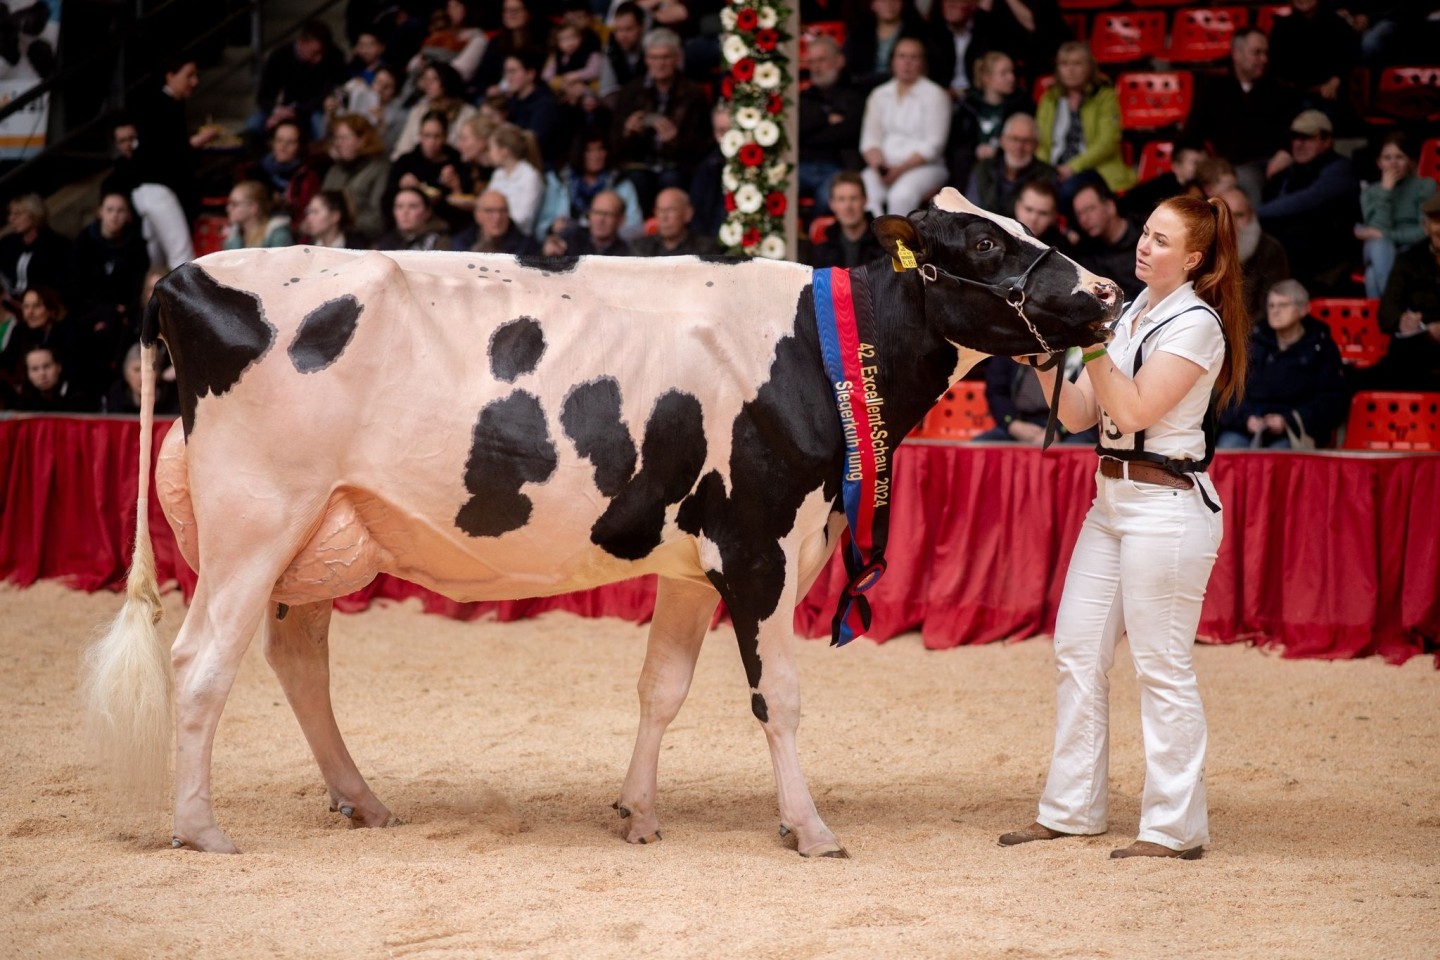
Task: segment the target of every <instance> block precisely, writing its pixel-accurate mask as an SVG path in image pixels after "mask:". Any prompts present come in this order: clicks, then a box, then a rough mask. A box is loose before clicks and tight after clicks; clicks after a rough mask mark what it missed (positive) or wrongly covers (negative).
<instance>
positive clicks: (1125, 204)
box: [1120, 140, 1233, 223]
mask: <svg viewBox="0 0 1440 960" xmlns="http://www.w3.org/2000/svg"><path fill="white" fill-rule="evenodd" d="M1209 155H1210V154H1209V152H1208V151H1206V149H1205V144H1203V143H1194V142H1192V141H1188V140H1180V141H1177V142H1176V143H1175V145H1174V147H1173V149H1172V150H1171V153H1170V169H1169V170H1166V171H1165V172H1164V173H1161V174H1159V175H1157V176H1154V177H1151V178H1150V179H1149V180H1142V181H1141V182H1139V183H1137V184H1135V186H1133V187H1131V188H1130V189H1129V190H1126V191H1125V195H1124V196H1123V197H1121V198H1120V212H1121V213H1122V214H1124V215H1125V216H1126V217H1129V218H1130V219H1131V220H1134V221H1135V222H1136V223H1144V222H1145V221H1146V220H1148V219H1150V214H1152V213H1154V212H1155V208H1156V207H1157V206H1159V205H1160V201H1162V200H1169V199H1170V198H1171V197H1178V196H1180V195H1181V194H1182V193H1188V194H1190V195H1191V196H1195V197H1199V198H1200V199H1202V200H1203V199H1205V190H1204V188H1203V187H1201V186H1200V164H1201V163H1203V162H1204V161H1205V159H1206V158H1207V157H1208V156H1209ZM1232 212H1233V209H1232Z"/></svg>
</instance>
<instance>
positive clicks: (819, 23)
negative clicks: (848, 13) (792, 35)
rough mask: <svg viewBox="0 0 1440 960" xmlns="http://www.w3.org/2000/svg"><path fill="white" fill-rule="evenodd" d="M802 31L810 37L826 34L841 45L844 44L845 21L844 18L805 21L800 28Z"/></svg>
mask: <svg viewBox="0 0 1440 960" xmlns="http://www.w3.org/2000/svg"><path fill="white" fill-rule="evenodd" d="M801 32H802V33H808V34H810V35H811V36H812V37H818V36H826V37H829V38H830V39H832V40H834V41H835V42H836V43H838V44H839V45H840V46H841V47H844V46H845V21H844V20H816V21H815V22H814V23H807V24H805V26H804V27H802V28H801Z"/></svg>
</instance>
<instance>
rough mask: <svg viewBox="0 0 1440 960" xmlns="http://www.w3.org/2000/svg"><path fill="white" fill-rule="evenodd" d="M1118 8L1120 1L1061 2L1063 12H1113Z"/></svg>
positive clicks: (1087, 0)
mask: <svg viewBox="0 0 1440 960" xmlns="http://www.w3.org/2000/svg"><path fill="white" fill-rule="evenodd" d="M1118 6H1120V2H1119V0H1060V9H1061V10H1111V9H1114V8H1115V7H1118Z"/></svg>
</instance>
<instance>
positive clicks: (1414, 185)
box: [1355, 132, 1435, 299]
mask: <svg viewBox="0 0 1440 960" xmlns="http://www.w3.org/2000/svg"><path fill="white" fill-rule="evenodd" d="M1409 146H1410V141H1409V139H1408V138H1407V137H1406V136H1405V134H1404V133H1400V132H1396V133H1391V134H1387V135H1386V137H1385V139H1384V140H1383V141H1381V145H1380V156H1379V158H1378V165H1379V167H1380V180H1379V182H1378V183H1371V184H1368V185H1366V187H1365V189H1364V190H1362V191H1361V192H1360V213H1361V216H1362V217H1364V223H1362V224H1360V225H1359V226H1357V227H1356V228H1355V236H1356V238H1357V239H1359V240H1360V241H1361V242H1362V243H1364V245H1365V248H1364V256H1365V296H1367V297H1373V298H1376V299H1379V298H1380V297H1381V296H1383V295H1384V293H1385V284H1386V282H1388V281H1389V279H1390V270H1391V268H1392V267H1394V266H1395V255H1396V254H1397V253H1400V252H1402V251H1405V250H1408V249H1410V248H1411V247H1413V246H1415V245H1416V244H1417V243H1420V242H1421V241H1422V240H1424V239H1425V228H1424V226H1423V225H1422V224H1421V222H1420V205H1421V204H1422V203H1424V202H1425V201H1426V200H1427V199H1429V198H1430V197H1431V196H1433V195H1434V193H1435V181H1434V180H1431V179H1430V178H1429V177H1418V176H1416V175H1415V158H1414V156H1413V154H1412V151H1411V150H1410V149H1409Z"/></svg>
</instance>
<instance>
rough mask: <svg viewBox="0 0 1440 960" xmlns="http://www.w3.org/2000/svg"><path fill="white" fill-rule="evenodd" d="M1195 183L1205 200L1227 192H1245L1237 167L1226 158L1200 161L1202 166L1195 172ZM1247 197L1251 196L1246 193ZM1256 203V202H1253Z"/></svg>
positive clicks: (1211, 158) (1208, 158) (1210, 158)
mask: <svg viewBox="0 0 1440 960" xmlns="http://www.w3.org/2000/svg"><path fill="white" fill-rule="evenodd" d="M1195 183H1196V184H1197V185H1198V186H1199V187H1200V192H1201V193H1203V194H1204V195H1205V199H1207V200H1208V199H1210V198H1211V197H1218V196H1219V195H1220V194H1222V193H1224V192H1225V191H1226V190H1244V189H1245V188H1244V187H1242V186H1240V178H1239V177H1238V176H1236V174H1235V166H1234V164H1232V163H1231V162H1230V161H1229V160H1226V159H1225V158H1224V157H1206V158H1205V159H1204V160H1201V161H1200V166H1199V167H1198V168H1197V169H1196V172H1195ZM1245 195H1246V196H1247V197H1248V196H1249V195H1250V194H1249V192H1248V191H1246V193H1245ZM1251 202H1252V203H1254V202H1255V201H1251Z"/></svg>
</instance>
